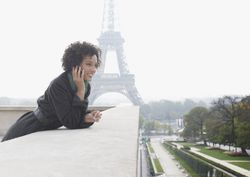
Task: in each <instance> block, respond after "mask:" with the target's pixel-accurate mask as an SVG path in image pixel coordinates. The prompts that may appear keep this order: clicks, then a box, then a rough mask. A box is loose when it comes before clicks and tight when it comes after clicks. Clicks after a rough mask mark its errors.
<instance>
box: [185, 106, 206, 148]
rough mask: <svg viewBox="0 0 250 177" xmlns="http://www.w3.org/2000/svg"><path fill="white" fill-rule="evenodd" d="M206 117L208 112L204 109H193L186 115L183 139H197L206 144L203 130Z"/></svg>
mask: <svg viewBox="0 0 250 177" xmlns="http://www.w3.org/2000/svg"><path fill="white" fill-rule="evenodd" d="M207 116H208V110H207V108H205V107H195V108H193V109H192V110H191V111H190V112H189V113H188V114H186V115H185V116H184V125H185V128H184V131H183V136H184V137H190V136H191V137H192V138H194V139H196V138H199V139H200V140H202V141H204V144H206V140H205V137H204V132H203V131H204V128H205V126H204V125H205V120H206V118H207Z"/></svg>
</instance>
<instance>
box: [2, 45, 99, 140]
mask: <svg viewBox="0 0 250 177" xmlns="http://www.w3.org/2000/svg"><path fill="white" fill-rule="evenodd" d="M100 55H101V50H100V49H99V48H98V47H97V46H95V45H93V44H90V43H87V42H75V43H72V44H71V45H69V47H68V48H67V49H66V50H65V51H64V55H63V58H62V67H63V69H64V71H65V72H63V73H62V74H61V75H59V76H58V77H57V78H55V79H54V80H53V81H52V82H51V83H50V85H49V87H48V88H47V90H46V91H45V93H44V95H42V96H41V97H39V98H38V100H37V104H38V107H37V109H36V110H35V111H31V112H28V113H26V114H24V115H22V116H21V117H20V118H19V119H18V120H17V121H16V123H15V124H14V125H12V126H11V127H10V129H9V130H8V131H7V133H6V134H5V136H4V137H3V139H2V141H6V140H10V139H13V138H17V137H20V136H24V135H27V134H30V133H33V132H37V131H43V130H52V129H57V128H59V127H61V126H65V127H66V128H69V129H80V128H87V127H90V126H91V125H93V123H94V122H98V121H99V120H100V118H101V113H100V112H99V111H92V112H90V111H87V108H88V96H89V94H90V85H89V83H88V81H90V80H91V79H92V77H93V76H94V74H95V72H96V70H97V68H98V67H99V65H100V63H101V60H100Z"/></svg>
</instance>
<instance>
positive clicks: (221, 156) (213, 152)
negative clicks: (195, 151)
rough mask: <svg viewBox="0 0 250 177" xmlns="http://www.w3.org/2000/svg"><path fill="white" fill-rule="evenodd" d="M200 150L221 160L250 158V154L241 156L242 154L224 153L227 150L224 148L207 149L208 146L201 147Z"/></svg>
mask: <svg viewBox="0 0 250 177" xmlns="http://www.w3.org/2000/svg"><path fill="white" fill-rule="evenodd" d="M200 152H202V153H204V154H207V155H209V156H211V157H214V158H217V159H220V160H250V157H249V156H248V157H245V156H243V157H241V156H230V155H227V154H225V153H224V152H225V151H224V150H217V149H214V150H210V149H206V148H201V149H200Z"/></svg>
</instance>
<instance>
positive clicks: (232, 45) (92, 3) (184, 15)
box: [0, 0, 250, 101]
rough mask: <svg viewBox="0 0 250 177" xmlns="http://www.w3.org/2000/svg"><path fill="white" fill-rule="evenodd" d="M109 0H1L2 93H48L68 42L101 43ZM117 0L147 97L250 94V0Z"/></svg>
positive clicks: (131, 61)
mask: <svg viewBox="0 0 250 177" xmlns="http://www.w3.org/2000/svg"><path fill="white" fill-rule="evenodd" d="M103 4H104V0H68V1H66V0H22V1H19V0H0V23H1V28H0V49H1V50H0V83H1V84H0V97H1V96H7V97H16V98H37V97H38V96H40V95H42V94H43V92H44V91H45V89H46V88H47V86H48V84H49V83H50V81H51V80H52V79H54V78H55V77H56V76H57V75H59V74H60V73H61V72H62V71H63V70H62V68H61V57H62V54H63V52H64V49H65V48H66V47H67V46H68V45H69V44H70V43H72V42H75V41H88V42H92V43H95V44H98V42H97V38H98V37H99V36H100V34H101V26H102V15H103ZM116 5H117V6H116V7H117V9H118V10H117V11H118V15H119V17H118V18H119V31H120V32H121V34H122V36H123V38H124V39H125V43H124V53H125V56H126V61H127V64H128V66H129V70H130V72H131V73H132V74H135V80H136V87H137V89H138V91H139V93H140V94H141V96H142V98H143V99H144V100H146V101H148V100H160V99H168V100H182V99H184V98H204V97H218V96H223V95H231V94H233V95H235V94H236V95H243V96H244V95H249V94H250V81H249V77H250V69H249V68H250V67H249V63H250V62H249V61H250V10H249V9H250V1H249V0H209V1H207V0H206V1H205V0H117V4H116ZM107 60H109V59H107ZM110 61H111V59H110ZM110 61H107V63H108V62H109V63H114V62H110ZM109 66H110V67H111V68H110V71H112V69H113V67H116V66H114V65H113V64H109ZM113 70H114V69H113Z"/></svg>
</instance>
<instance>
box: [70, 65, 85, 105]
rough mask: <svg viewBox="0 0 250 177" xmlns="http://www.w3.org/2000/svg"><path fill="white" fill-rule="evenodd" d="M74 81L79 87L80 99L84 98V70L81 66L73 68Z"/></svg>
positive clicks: (78, 94)
mask: <svg viewBox="0 0 250 177" xmlns="http://www.w3.org/2000/svg"><path fill="white" fill-rule="evenodd" d="M72 76H73V81H74V82H75V84H76V87H77V93H76V94H77V96H78V97H79V98H80V100H84V94H85V84H84V70H83V69H82V68H81V67H80V66H76V67H73V69H72Z"/></svg>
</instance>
